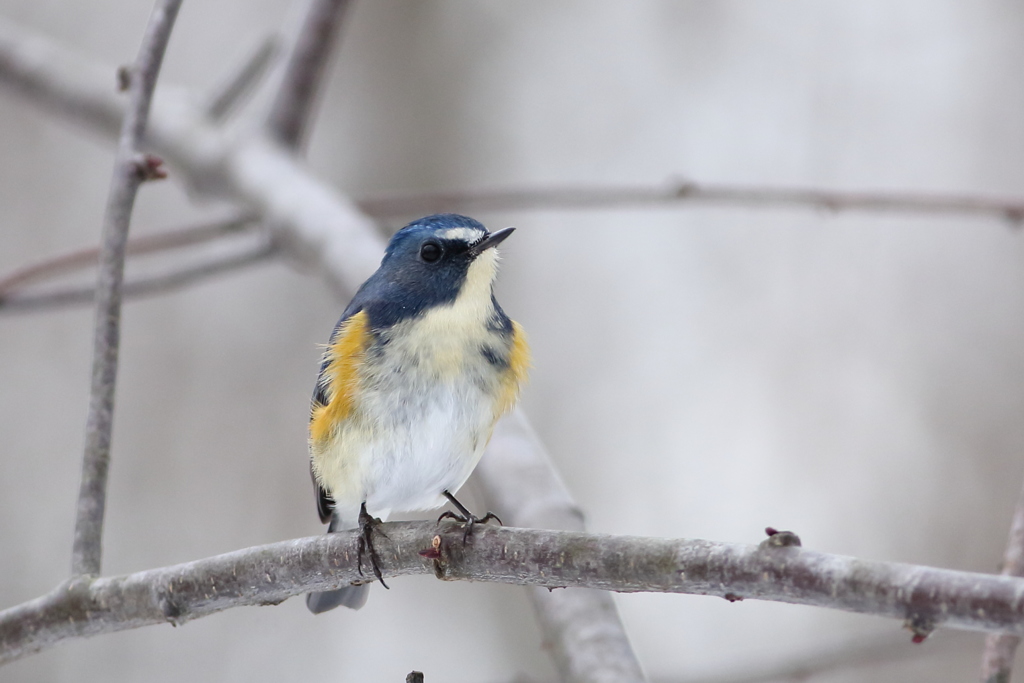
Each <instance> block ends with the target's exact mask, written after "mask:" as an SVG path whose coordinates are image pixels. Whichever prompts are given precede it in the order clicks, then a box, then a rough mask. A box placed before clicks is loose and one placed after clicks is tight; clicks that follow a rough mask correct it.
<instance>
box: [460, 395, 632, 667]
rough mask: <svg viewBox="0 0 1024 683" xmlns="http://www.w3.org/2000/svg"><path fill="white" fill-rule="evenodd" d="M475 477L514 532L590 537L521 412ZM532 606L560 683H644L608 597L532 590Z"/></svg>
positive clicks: (494, 441)
mask: <svg viewBox="0 0 1024 683" xmlns="http://www.w3.org/2000/svg"><path fill="white" fill-rule="evenodd" d="M475 476H476V477H477V480H478V481H479V482H480V483H481V484H482V485H483V488H484V490H485V494H486V498H487V500H488V503H489V505H490V507H493V508H494V509H495V510H498V511H499V514H500V515H502V518H503V519H505V521H506V522H508V523H509V524H512V525H513V526H517V527H527V528H537V529H560V530H566V531H583V530H584V523H583V513H582V511H581V510H580V509H579V507H578V506H577V505H576V503H575V502H574V501H573V499H572V497H571V496H570V495H569V491H568V490H567V489H566V487H565V484H564V483H563V482H562V480H561V478H560V477H559V476H558V473H557V472H556V471H555V469H554V466H553V465H552V463H551V459H550V458H549V457H548V454H547V452H546V451H545V450H544V446H543V445H542V444H541V442H540V439H538V438H537V435H536V434H535V433H534V431H533V430H532V429H531V428H530V425H529V423H528V422H527V421H526V418H525V417H524V416H523V414H522V411H520V410H516V411H515V412H514V413H513V414H512V415H510V416H508V417H507V418H505V419H504V420H502V421H501V422H499V423H498V425H497V427H496V429H495V432H494V436H493V437H492V438H491V443H490V445H489V446H488V447H487V456H486V457H485V458H483V459H482V460H481V461H480V464H479V465H478V466H477V469H476V473H475ZM530 601H531V602H532V603H533V608H534V611H535V612H536V614H537V620H538V622H539V623H540V627H541V631H542V633H543V637H544V643H545V645H546V646H547V648H548V650H549V651H550V653H551V656H552V658H553V659H554V661H555V665H556V666H557V667H558V672H559V674H560V677H561V680H563V681H574V682H575V681H608V682H609V683H612V682H616V683H628V682H630V681H643V680H644V674H643V670H642V669H641V668H640V662H639V661H638V660H637V658H636V655H635V654H634V653H633V649H632V648H631V647H630V645H629V639H628V638H627V636H626V631H625V629H624V628H623V626H622V621H621V620H620V619H619V614H618V611H617V610H616V608H615V603H614V602H613V601H612V597H611V596H610V595H609V594H608V593H606V592H604V591H596V590H585V589H575V588H574V589H567V590H562V591H554V592H552V591H548V590H545V589H543V588H531V589H530Z"/></svg>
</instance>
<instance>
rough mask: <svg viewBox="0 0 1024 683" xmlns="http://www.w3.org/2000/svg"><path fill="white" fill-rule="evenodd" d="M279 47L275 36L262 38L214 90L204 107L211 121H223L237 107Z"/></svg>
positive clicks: (253, 87)
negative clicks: (239, 64)
mask: <svg viewBox="0 0 1024 683" xmlns="http://www.w3.org/2000/svg"><path fill="white" fill-rule="evenodd" d="M280 49H281V41H280V39H279V38H278V37H277V36H270V37H268V38H266V39H264V40H263V42H261V43H260V45H259V47H257V48H256V51H255V52H253V54H252V55H250V56H249V59H247V60H246V61H245V64H243V65H242V68H241V69H239V70H238V72H237V73H235V74H234V75H232V76H231V78H229V79H228V80H227V81H226V82H225V83H224V84H223V85H221V86H220V87H219V88H217V89H216V90H215V91H214V94H213V96H212V97H211V98H210V101H209V102H208V103H207V104H206V108H205V109H206V115H207V116H208V117H209V118H210V120H211V121H214V122H217V121H223V120H224V119H225V118H226V117H227V115H228V114H230V113H231V112H232V111H233V110H235V109H237V108H238V106H239V105H240V104H241V102H242V101H243V100H244V99H245V98H246V96H248V95H249V94H250V93H252V91H253V90H254V89H255V87H256V85H257V84H259V82H260V80H262V79H263V77H264V76H265V75H266V74H267V71H268V69H269V68H270V65H271V64H273V63H274V58H275V57H277V53H278V52H279V51H280Z"/></svg>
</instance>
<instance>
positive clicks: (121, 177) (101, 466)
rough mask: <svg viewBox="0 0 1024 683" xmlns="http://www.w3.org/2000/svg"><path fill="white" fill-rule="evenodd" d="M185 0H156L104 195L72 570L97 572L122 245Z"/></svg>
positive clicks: (143, 173)
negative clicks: (156, 92)
mask: <svg viewBox="0 0 1024 683" xmlns="http://www.w3.org/2000/svg"><path fill="white" fill-rule="evenodd" d="M180 6H181V0H158V2H157V3H156V6H155V7H154V8H153V14H152V15H151V16H150V20H149V25H148V26H147V27H146V33H145V35H144V36H143V39H142V46H141V48H140V49H139V55H138V57H137V58H136V60H135V65H134V68H133V69H132V72H131V79H130V85H129V89H128V92H129V96H130V104H129V106H128V111H127V113H126V115H125V117H124V122H123V124H122V126H121V135H120V139H119V141H118V150H117V158H116V160H115V162H114V179H113V181H112V182H111V187H110V196H109V197H108V199H107V210H106V217H105V219H104V225H103V246H102V250H101V252H100V265H99V270H98V274H97V281H96V333H95V338H94V348H93V366H92V390H91V394H90V400H89V417H88V420H87V423H86V430H85V454H84V456H83V458H82V482H81V487H80V489H79V493H78V511H77V517H76V521H75V540H74V548H73V550H72V559H71V566H72V571H73V573H75V574H99V572H100V557H101V540H102V536H103V514H104V510H105V507H106V495H107V493H106V491H107V470H108V468H109V463H110V434H111V429H112V426H113V420H114V386H115V383H116V379H117V352H118V345H119V343H120V336H121V282H122V279H123V277H124V255H125V243H126V242H127V240H128V224H129V223H130V221H131V214H132V208H133V207H134V206H135V196H136V193H137V192H138V189H139V185H140V184H141V183H142V181H143V180H145V178H146V168H145V166H146V162H145V161H144V160H141V159H140V153H139V143H140V142H141V140H142V134H143V131H144V130H145V129H146V122H147V120H148V118H149V106H150V102H151V100H152V97H153V89H154V88H155V87H156V79H157V75H158V74H159V73H160V64H161V63H162V62H163V56H164V52H165V50H166V49H167V42H168V40H169V39H170V35H171V28H172V27H173V26H174V20H175V18H176V17H177V15H178V8H179V7H180Z"/></svg>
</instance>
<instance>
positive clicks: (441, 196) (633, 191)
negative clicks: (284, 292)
mask: <svg viewBox="0 0 1024 683" xmlns="http://www.w3.org/2000/svg"><path fill="white" fill-rule="evenodd" d="M679 202H702V203H707V204H727V205H741V206H807V207H812V208H818V209H825V210H828V211H843V210H856V211H902V212H916V213H934V214H950V215H977V216H991V217H994V218H1003V219H1006V220H1007V221H1010V222H1011V223H1013V224H1015V225H1016V224H1019V223H1020V222H1021V221H1022V220H1024V199H1019V198H1011V197H1003V198H1000V197H985V196H974V195H957V194H943V193H926V192H916V193H915V192H842V191H834V190H823V189H821V188H811V187H764V186H756V185H725V184H714V183H695V182H690V181H684V182H681V183H676V184H673V185H667V186H662V187H637V186H634V187H628V186H627V187H623V186H608V187H553V188H532V189H530V188H523V189H497V190H467V191H462V192H430V193H421V194H408V195H405V196H381V197H376V198H368V199H363V200H361V201H360V202H359V207H360V208H361V209H362V210H363V211H365V212H366V213H368V214H370V215H371V216H376V217H378V218H392V217H397V216H412V215H417V216H418V215H422V214H427V213H440V212H446V211H451V212H461V213H472V212H474V211H476V212H482V211H526V210H537V209H609V208H617V207H629V206H644V205H662V204H675V203H679Z"/></svg>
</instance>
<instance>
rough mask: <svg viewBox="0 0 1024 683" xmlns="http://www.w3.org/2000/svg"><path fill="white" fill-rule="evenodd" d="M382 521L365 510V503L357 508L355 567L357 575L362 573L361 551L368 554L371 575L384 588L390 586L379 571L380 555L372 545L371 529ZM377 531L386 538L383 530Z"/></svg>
mask: <svg viewBox="0 0 1024 683" xmlns="http://www.w3.org/2000/svg"><path fill="white" fill-rule="evenodd" d="M381 524H383V522H381V521H380V519H378V518H377V517H373V516H372V515H370V513H368V512H367V511H366V503H363V506H362V507H361V508H360V509H359V543H358V544H357V546H356V567H357V568H358V569H359V575H360V576H362V575H363V553H366V554H368V555H369V556H370V568H371V569H373V575H374V576H376V577H377V580H378V581H380V585H382V586H384V587H385V588H388V589H389V590H390V588H389V587H388V585H387V584H386V583H384V576H383V574H381V571H380V556H378V555H377V549H376V548H374V547H373V530H374V528H376V527H378V526H380V525H381ZM377 532H378V533H379V534H380V535H381V536H384V538H387V536H386V535H385V534H384V532H383V531H381V530H380V529H377Z"/></svg>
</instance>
